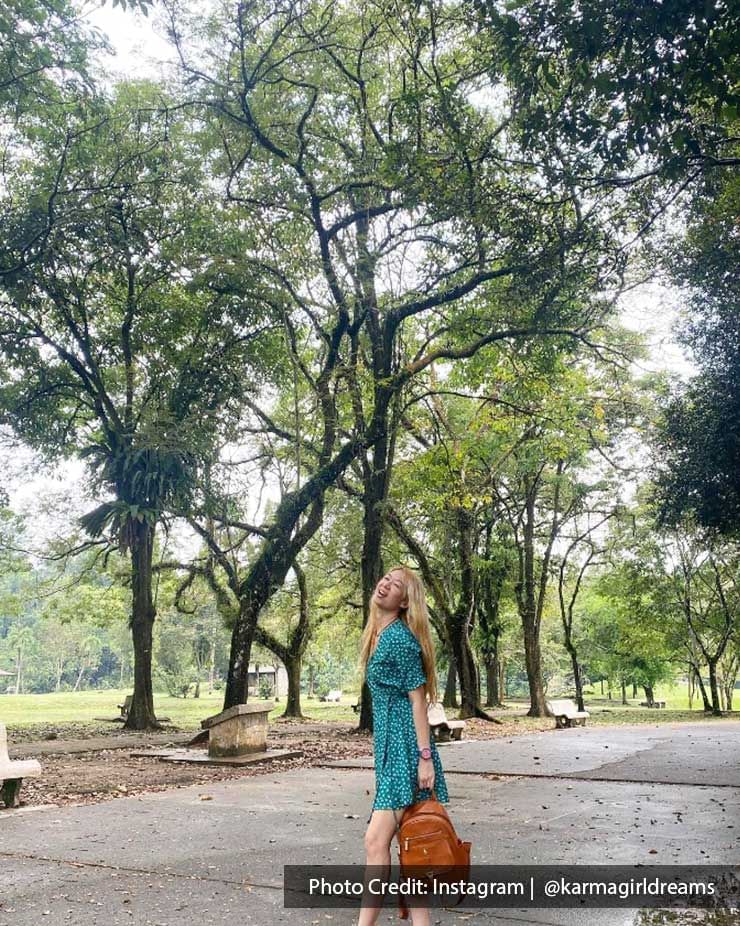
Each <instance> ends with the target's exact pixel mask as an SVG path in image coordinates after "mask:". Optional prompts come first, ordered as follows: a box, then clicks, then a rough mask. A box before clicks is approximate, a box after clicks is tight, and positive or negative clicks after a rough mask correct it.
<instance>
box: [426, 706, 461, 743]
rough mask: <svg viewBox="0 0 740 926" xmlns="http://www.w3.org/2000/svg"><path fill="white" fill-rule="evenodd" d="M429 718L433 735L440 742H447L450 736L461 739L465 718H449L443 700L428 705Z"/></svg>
mask: <svg viewBox="0 0 740 926" xmlns="http://www.w3.org/2000/svg"><path fill="white" fill-rule="evenodd" d="M427 719H428V720H429V728H430V729H431V731H432V736H433V737H434V739H435V741H436V742H438V743H447V742H449V740H450V737H452V739H454V740H460V739H461V737H462V734H463V730H464V729H465V721H464V720H448V719H447V715H446V714H445V709H444V707H443V705H442V702H441V701H434V702H432V703H431V704H429V705H428V707H427Z"/></svg>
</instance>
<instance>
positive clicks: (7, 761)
mask: <svg viewBox="0 0 740 926" xmlns="http://www.w3.org/2000/svg"><path fill="white" fill-rule="evenodd" d="M40 774H41V766H40V765H39V763H38V762H37V761H36V760H35V759H27V760H25V761H18V760H15V761H14V760H12V759H11V758H10V756H9V755H8V733H7V731H6V729H5V724H2V723H0V782H1V783H2V788H0V798H2V800H3V802H4V804H5V806H6V807H17V806H18V805H19V804H20V793H21V785H22V784H23V779H24V778H38V776H39V775H40Z"/></svg>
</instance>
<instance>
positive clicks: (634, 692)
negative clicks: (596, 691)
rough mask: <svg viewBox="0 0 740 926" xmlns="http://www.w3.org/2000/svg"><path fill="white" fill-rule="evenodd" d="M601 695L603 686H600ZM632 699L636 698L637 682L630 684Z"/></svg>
mask: <svg viewBox="0 0 740 926" xmlns="http://www.w3.org/2000/svg"><path fill="white" fill-rule="evenodd" d="M601 693H602V694H603V693H604V686H603V684H602V686H601ZM632 697H633V698H636V697H637V682H632Z"/></svg>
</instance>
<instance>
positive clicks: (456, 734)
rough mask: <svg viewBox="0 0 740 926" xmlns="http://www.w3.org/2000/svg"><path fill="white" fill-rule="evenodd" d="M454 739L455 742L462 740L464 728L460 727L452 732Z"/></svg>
mask: <svg viewBox="0 0 740 926" xmlns="http://www.w3.org/2000/svg"><path fill="white" fill-rule="evenodd" d="M452 738H453V740H458V741H459V740H460V739H462V727H459V728H458V729H457V730H453V731H452Z"/></svg>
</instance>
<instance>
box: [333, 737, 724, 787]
mask: <svg viewBox="0 0 740 926" xmlns="http://www.w3.org/2000/svg"><path fill="white" fill-rule="evenodd" d="M440 755H441V756H442V765H443V767H444V769H445V771H450V772H461V773H467V774H475V775H479V774H483V773H486V772H493V773H496V774H501V775H527V776H531V777H552V776H556V777H563V778H579V779H591V780H599V781H605V780H608V781H635V782H640V781H643V782H644V781H653V782H658V783H661V784H688V785H702V784H711V785H714V786H729V787H735V788H740V722H734V721H731V720H717V721H704V722H702V723H686V724H678V723H667V724H655V725H653V724H644V725H637V724H635V725H634V726H608V727H605V726H604V727H600V726H594V727H571V728H570V729H567V730H552V731H550V732H546V733H533V734H531V735H528V736H517V737H513V738H512V739H510V740H505V739H494V740H483V741H481V740H478V741H468V742H464V741H463V742H460V743H446V744H443V745H441V746H440ZM332 765H333V766H335V767H344V768H372V767H373V759H372V756H369V757H367V758H360V759H346V760H341V761H337V762H333V763H332Z"/></svg>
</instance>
